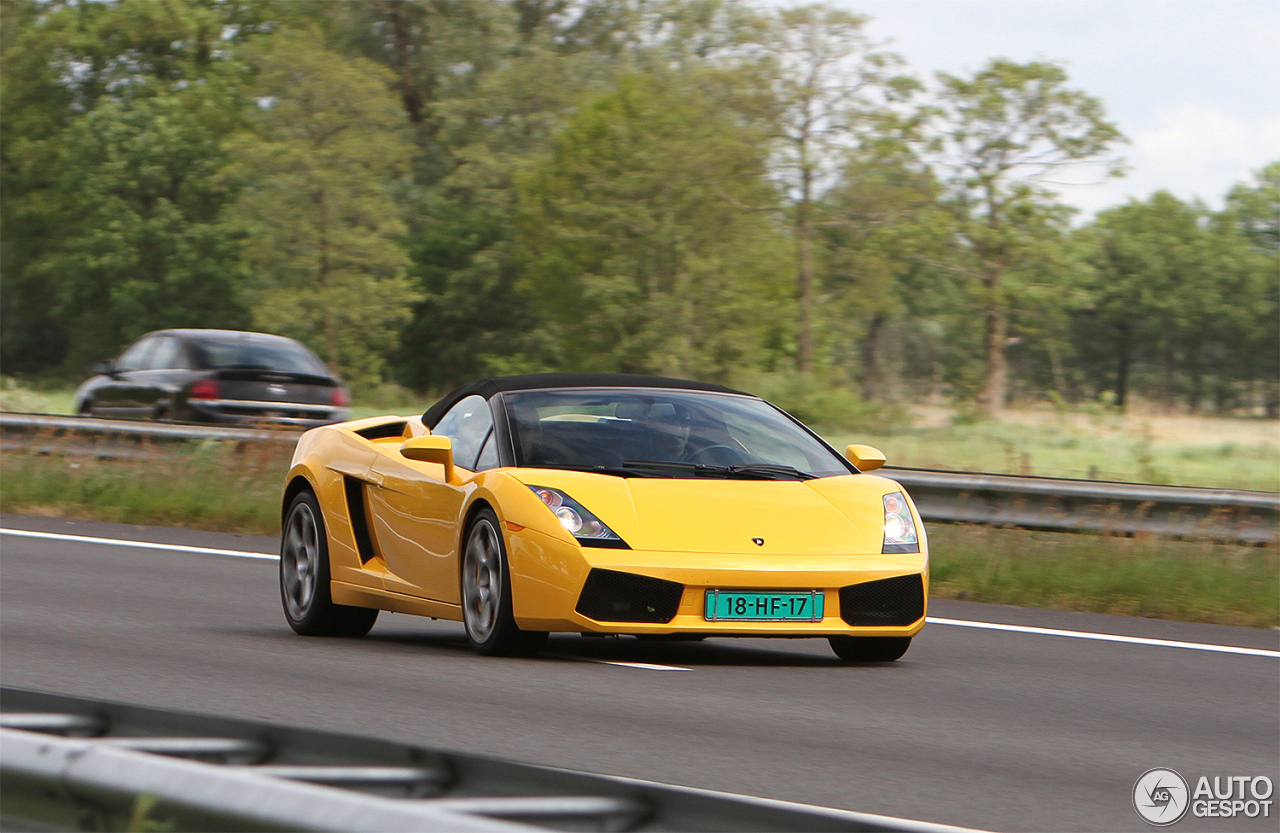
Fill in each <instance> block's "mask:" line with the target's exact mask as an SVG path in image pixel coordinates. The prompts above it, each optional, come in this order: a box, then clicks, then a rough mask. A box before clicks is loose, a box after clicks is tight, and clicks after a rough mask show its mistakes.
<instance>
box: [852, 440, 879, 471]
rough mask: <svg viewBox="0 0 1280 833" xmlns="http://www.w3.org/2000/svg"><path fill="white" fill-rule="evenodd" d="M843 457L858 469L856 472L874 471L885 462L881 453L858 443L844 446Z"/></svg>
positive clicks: (876, 449)
mask: <svg viewBox="0 0 1280 833" xmlns="http://www.w3.org/2000/svg"><path fill="white" fill-rule="evenodd" d="M844 456H845V457H848V458H849V462H850V463H853V464H854V465H855V466H857V467H858V471H875V470H876V469H878V468H880V467H881V466H883V465H884V464H885V462H886V461H885V457H884V452H883V451H881V450H880V449H878V448H873V447H872V446H869V445H862V444H860V443H854V444H853V445H848V446H845V449H844Z"/></svg>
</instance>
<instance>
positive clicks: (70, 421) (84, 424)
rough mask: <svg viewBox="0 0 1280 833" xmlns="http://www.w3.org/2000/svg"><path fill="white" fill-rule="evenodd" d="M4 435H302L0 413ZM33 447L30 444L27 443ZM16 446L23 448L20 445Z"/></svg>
mask: <svg viewBox="0 0 1280 833" xmlns="http://www.w3.org/2000/svg"><path fill="white" fill-rule="evenodd" d="M0 435H10V437H12V436H13V435H18V436H20V437H23V438H24V439H26V438H32V437H34V438H35V440H36V442H40V441H51V440H54V439H66V438H71V437H84V438H92V439H115V440H133V441H136V442H153V443H170V442H179V443H180V442H189V441H193V440H194V441H200V440H219V441H221V440H232V441H235V442H248V443H255V442H279V443H288V444H290V445H292V444H296V443H297V442H298V437H301V436H302V432H301V431H299V430H297V429H296V428H292V427H283V426H282V427H279V428H274V427H264V428H241V427H231V426H222V425H198V424H194V423H176V422H146V421H143V420H133V419H99V418H97V417H73V416H54V415H51V414H14V413H0ZM27 445H28V446H29V443H28V444H27ZM13 447H14V448H17V447H19V444H18V443H17V442H15V443H13Z"/></svg>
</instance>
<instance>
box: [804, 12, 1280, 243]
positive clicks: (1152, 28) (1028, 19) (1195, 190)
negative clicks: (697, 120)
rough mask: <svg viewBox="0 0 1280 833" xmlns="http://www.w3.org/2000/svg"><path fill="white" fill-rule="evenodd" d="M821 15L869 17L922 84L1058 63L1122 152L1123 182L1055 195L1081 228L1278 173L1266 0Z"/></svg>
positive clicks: (1277, 92) (1276, 61) (1279, 103)
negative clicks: (1097, 107) (1169, 197)
mask: <svg viewBox="0 0 1280 833" xmlns="http://www.w3.org/2000/svg"><path fill="white" fill-rule="evenodd" d="M829 3H830V4H831V5H834V6H839V7H843V8H847V9H849V10H851V11H856V12H859V13H862V14H866V15H869V16H870V17H871V18H873V20H872V23H871V25H870V27H869V32H870V34H872V36H874V37H877V38H881V39H891V40H892V41H893V42H892V44H891V46H890V48H891V49H892V50H894V51H896V52H898V53H900V54H901V55H903V56H904V57H905V58H906V59H907V61H908V63H909V64H910V65H911V67H912V69H913V70H914V71H915V72H916V73H917V74H919V75H921V76H926V77H927V78H928V79H930V80H931V79H932V76H933V73H934V72H935V71H937V70H944V71H947V72H951V73H956V74H963V73H965V72H972V71H973V70H976V69H978V68H979V67H981V66H982V65H983V64H984V63H985V62H986V61H987V60H988V59H990V58H994V57H1002V58H1009V59H1012V60H1015V61H1029V60H1034V59H1049V60H1054V61H1060V62H1062V63H1064V64H1065V65H1066V67H1067V72H1068V75H1069V78H1070V85H1071V86H1073V87H1075V88H1077V89H1081V90H1084V91H1085V92H1087V93H1089V94H1091V95H1094V96H1096V97H1098V98H1100V99H1102V101H1103V102H1104V103H1105V104H1106V107H1107V112H1108V114H1109V115H1110V117H1111V118H1112V119H1113V120H1114V121H1115V122H1116V123H1117V124H1118V125H1119V127H1120V130H1121V131H1122V132H1123V133H1124V134H1125V135H1126V136H1127V137H1128V138H1129V140H1130V144H1129V145H1127V146H1125V147H1124V148H1123V150H1122V153H1123V155H1124V156H1125V158H1126V159H1127V160H1128V162H1129V165H1130V166H1131V170H1130V172H1129V175H1128V176H1127V177H1125V178H1124V179H1120V180H1112V181H1111V182H1108V183H1105V184H1102V185H1093V186H1089V187H1078V188H1072V189H1070V190H1066V191H1064V192H1063V198H1064V199H1065V200H1066V201H1067V202H1069V203H1071V204H1073V205H1076V206H1078V207H1080V208H1081V209H1083V210H1084V212H1085V213H1084V216H1085V217H1087V216H1089V215H1091V214H1092V213H1093V212H1094V211H1096V210H1098V209H1101V208H1106V207H1108V206H1111V205H1116V204H1119V203H1122V202H1124V201H1125V200H1127V199H1128V198H1129V197H1137V198H1139V199H1146V198H1147V197H1148V196H1150V195H1151V193H1152V192H1153V191H1156V190H1158V189H1161V188H1163V189H1166V190H1169V191H1172V192H1173V193H1174V194H1176V195H1177V196H1178V197H1180V198H1182V199H1191V198H1193V197H1199V198H1200V199H1202V200H1203V201H1205V202H1206V203H1208V204H1209V205H1210V207H1212V208H1220V207H1221V206H1222V197H1223V195H1224V194H1225V193H1226V191H1227V189H1229V188H1230V187H1231V185H1232V184H1233V183H1235V182H1238V181H1240V180H1245V179H1250V178H1251V177H1252V173H1253V171H1255V170H1257V169H1258V168H1261V167H1262V166H1263V165H1264V164H1266V163H1267V162H1270V161H1277V160H1280V2H1277V0H829ZM784 5H789V4H784Z"/></svg>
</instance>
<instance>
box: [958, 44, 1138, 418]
mask: <svg viewBox="0 0 1280 833" xmlns="http://www.w3.org/2000/svg"><path fill="white" fill-rule="evenodd" d="M938 81H939V83H940V84H941V90H940V92H939V96H938V106H939V113H940V135H939V140H940V143H941V150H942V155H941V158H940V164H941V167H942V168H943V169H944V171H945V176H944V178H945V179H946V181H947V183H948V185H949V186H950V189H951V195H950V200H951V205H952V206H953V208H954V210H955V211H956V213H957V217H958V219H959V232H960V234H961V235H962V236H963V238H964V241H965V244H966V246H967V247H968V250H969V251H970V252H971V253H972V260H973V265H972V273H973V274H974V275H975V277H976V278H977V279H978V281H980V283H981V287H982V307H983V351H982V352H983V366H984V370H983V380H982V386H981V393H980V395H979V400H980V401H981V402H982V404H983V406H984V407H985V409H986V410H987V411H988V412H989V413H995V412H998V411H999V410H1000V409H1001V408H1002V407H1003V406H1004V401H1005V397H1006V393H1007V370H1006V356H1005V350H1006V348H1007V347H1008V339H1009V313H1010V308H1011V303H1012V301H1011V297H1010V288H1011V287H1010V286H1009V285H1008V279H1009V277H1010V275H1012V274H1015V273H1017V272H1018V271H1019V270H1020V269H1022V270H1023V271H1025V270H1026V267H1028V266H1030V265H1032V264H1034V263H1035V262H1036V261H1041V262H1044V261H1053V260H1055V259H1057V256H1056V255H1054V254H1053V253H1052V252H1049V251H1047V250H1046V247H1053V246H1056V245H1060V244H1061V242H1062V237H1061V234H1060V233H1055V232H1061V231H1063V230H1064V229H1063V226H1064V225H1065V224H1064V223H1063V221H1062V218H1061V213H1062V208H1061V205H1060V204H1059V203H1057V201H1056V198H1055V197H1054V195H1053V194H1052V193H1051V192H1050V191H1049V190H1048V189H1047V188H1046V187H1045V181H1046V178H1047V177H1049V176H1051V175H1054V174H1055V173H1057V172H1060V171H1061V170H1062V169H1064V168H1067V167H1069V166H1076V165H1082V164H1089V163H1093V164H1101V165H1102V166H1103V167H1104V169H1105V173H1107V174H1109V175H1115V174H1118V173H1119V170H1120V168H1119V161H1118V160H1114V159H1109V158H1108V157H1107V154H1108V153H1109V152H1110V149H1111V148H1112V147H1113V146H1114V145H1115V144H1116V143H1117V142H1119V141H1122V136H1121V135H1120V132H1119V130H1118V129H1117V128H1116V127H1115V125H1114V124H1112V123H1111V122H1109V121H1107V120H1106V115H1105V112H1104V110H1103V106H1102V103H1101V102H1100V101H1099V100H1098V99H1096V98H1093V97H1092V96H1089V95H1086V94H1085V93H1083V92H1080V91H1078V90H1072V89H1070V88H1068V87H1067V86H1066V84H1067V74H1066V72H1065V70H1063V69H1062V67H1060V66H1057V65H1055V64H1052V63H1045V62H1040V61H1033V62H1030V63H1026V64H1018V63H1013V62H1011V61H1005V60H993V61H991V62H990V63H988V64H987V66H986V67H984V68H983V69H981V70H979V71H978V72H977V73H975V74H974V75H973V76H971V77H967V78H962V77H959V76H955V75H949V74H947V73H939V74H938Z"/></svg>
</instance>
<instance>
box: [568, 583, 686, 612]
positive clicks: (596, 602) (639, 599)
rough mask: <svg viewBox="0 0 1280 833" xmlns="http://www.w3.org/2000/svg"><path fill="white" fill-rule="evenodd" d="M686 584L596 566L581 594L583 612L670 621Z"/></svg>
mask: <svg viewBox="0 0 1280 833" xmlns="http://www.w3.org/2000/svg"><path fill="white" fill-rule="evenodd" d="M683 594H684V585H683V584H677V583H676V582H674V581H664V580H663V579H660V578H649V577H648V576H637V575H633V574H631V573H619V572H617V571H615V570H592V571H591V573H590V574H589V575H588V576H587V582H586V584H584V585H583V586H582V595H581V596H579V597H578V607H577V608H576V609H577V611H578V612H579V613H581V614H582V615H583V616H586V617H587V618H588V619H595V620H596V621H597V622H659V623H665V622H670V621H671V620H672V619H674V618H676V611H677V610H679V609H680V597H681V596H682V595H683Z"/></svg>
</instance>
